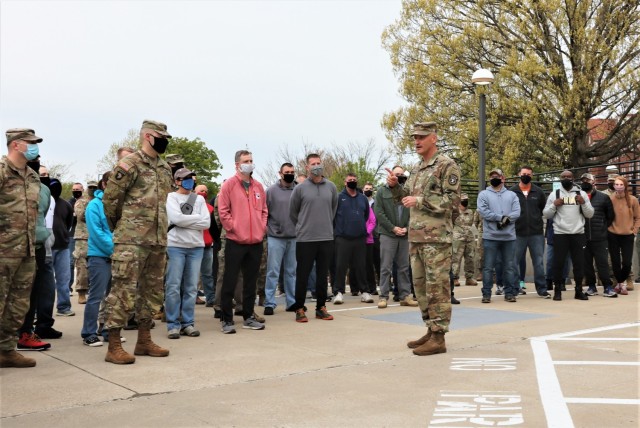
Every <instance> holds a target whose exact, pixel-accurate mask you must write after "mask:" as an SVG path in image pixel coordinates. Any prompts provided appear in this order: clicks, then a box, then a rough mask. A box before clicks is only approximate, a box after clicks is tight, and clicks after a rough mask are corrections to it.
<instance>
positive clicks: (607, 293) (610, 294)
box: [602, 287, 618, 298]
mask: <svg viewBox="0 0 640 428" xmlns="http://www.w3.org/2000/svg"><path fill="white" fill-rule="evenodd" d="M602 295H603V296H604V297H613V298H616V297H618V295H617V294H616V293H614V292H613V290H612V289H611V287H607V288H606V289H605V290H604V293H602Z"/></svg>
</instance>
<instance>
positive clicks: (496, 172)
mask: <svg viewBox="0 0 640 428" xmlns="http://www.w3.org/2000/svg"><path fill="white" fill-rule="evenodd" d="M491 174H498V175H499V176H500V177H504V173H503V172H502V170H501V169H499V168H493V169H492V170H491V171H489V177H491Z"/></svg>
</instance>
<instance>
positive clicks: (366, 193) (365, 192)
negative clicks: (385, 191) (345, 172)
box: [363, 190, 373, 198]
mask: <svg viewBox="0 0 640 428" xmlns="http://www.w3.org/2000/svg"><path fill="white" fill-rule="evenodd" d="M363 193H364V195H365V196H366V197H367V198H370V197H371V195H373V190H365V191H364V192H363Z"/></svg>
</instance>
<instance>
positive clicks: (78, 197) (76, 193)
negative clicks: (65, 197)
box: [71, 190, 82, 199]
mask: <svg viewBox="0 0 640 428" xmlns="http://www.w3.org/2000/svg"><path fill="white" fill-rule="evenodd" d="M71 194H72V195H73V197H74V198H76V199H80V198H81V197H82V191H80V190H74V191H73V192H71Z"/></svg>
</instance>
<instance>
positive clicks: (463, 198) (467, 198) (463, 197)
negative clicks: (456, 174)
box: [460, 193, 469, 201]
mask: <svg viewBox="0 0 640 428" xmlns="http://www.w3.org/2000/svg"><path fill="white" fill-rule="evenodd" d="M460 200H461V201H468V200H469V195H467V194H466V193H460Z"/></svg>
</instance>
